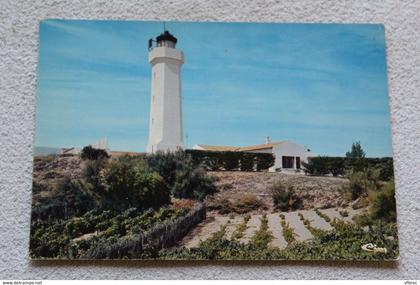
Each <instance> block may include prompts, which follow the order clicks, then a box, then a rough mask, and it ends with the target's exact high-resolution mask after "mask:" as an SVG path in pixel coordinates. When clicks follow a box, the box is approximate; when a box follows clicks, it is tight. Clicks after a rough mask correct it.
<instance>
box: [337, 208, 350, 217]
mask: <svg viewBox="0 0 420 285" xmlns="http://www.w3.org/2000/svg"><path fill="white" fill-rule="evenodd" d="M339 214H340V216H342V217H343V218H345V217H348V216H349V212H348V211H345V210H343V211H339Z"/></svg>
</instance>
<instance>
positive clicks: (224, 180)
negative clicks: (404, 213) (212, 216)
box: [208, 171, 349, 210]
mask: <svg viewBox="0 0 420 285" xmlns="http://www.w3.org/2000/svg"><path fill="white" fill-rule="evenodd" d="M208 174H209V175H210V176H212V177H216V178H217V181H216V185H217V187H218V189H219V190H220V192H219V193H217V194H216V196H220V197H223V198H224V199H234V198H235V197H238V195H242V194H244V193H248V194H253V195H256V196H257V197H258V198H260V199H261V200H262V201H263V202H264V203H265V204H266V206H267V207H268V209H269V210H272V200H271V195H270V187H271V185H273V183H274V182H275V181H278V180H280V181H282V182H284V183H285V184H286V185H292V186H293V188H294V190H295V192H296V194H297V195H298V196H299V197H300V198H302V202H303V209H314V208H335V207H345V206H347V202H346V201H345V199H344V198H343V194H342V192H341V191H340V190H341V189H342V188H343V187H345V186H347V185H348V183H349V181H348V180H347V179H345V178H337V177H314V176H305V175H303V174H285V173H279V172H241V171H210V172H208Z"/></svg>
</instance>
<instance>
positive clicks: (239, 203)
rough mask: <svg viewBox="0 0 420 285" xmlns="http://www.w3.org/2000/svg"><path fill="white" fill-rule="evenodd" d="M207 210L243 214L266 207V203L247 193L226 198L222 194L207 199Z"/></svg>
mask: <svg viewBox="0 0 420 285" xmlns="http://www.w3.org/2000/svg"><path fill="white" fill-rule="evenodd" d="M207 207H208V209H209V210H217V211H218V212H219V213H220V214H229V213H237V214H245V213H248V212H252V211H255V210H257V209H266V205H265V204H264V203H263V201H261V200H260V199H259V198H258V197H257V196H255V195H253V194H249V193H243V194H241V195H237V196H236V197H234V198H230V199H228V198H226V197H224V196H223V195H219V196H215V197H211V198H209V199H208V200H207Z"/></svg>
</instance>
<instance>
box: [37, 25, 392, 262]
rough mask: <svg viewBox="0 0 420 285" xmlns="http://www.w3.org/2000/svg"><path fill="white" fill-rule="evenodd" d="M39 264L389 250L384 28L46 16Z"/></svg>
mask: <svg viewBox="0 0 420 285" xmlns="http://www.w3.org/2000/svg"><path fill="white" fill-rule="evenodd" d="M34 144H35V147H34V168H33V195H32V197H33V199H32V214H31V229H30V245H29V255H30V258H31V259H37V260H38V259H158V260H327V261H330V260H396V259H398V256H399V252H398V234H397V214H396V201H395V197H394V196H395V184H394V169H393V158H392V142H391V126H390V114H389V98H388V87H387V66H386V43H385V33H384V26H383V25H380V24H282V23H210V22H147V21H92V20H58V19H56V20H52V19H51V20H43V21H41V22H40V26H39V61H38V75H37V107H36V131H35V143H34Z"/></svg>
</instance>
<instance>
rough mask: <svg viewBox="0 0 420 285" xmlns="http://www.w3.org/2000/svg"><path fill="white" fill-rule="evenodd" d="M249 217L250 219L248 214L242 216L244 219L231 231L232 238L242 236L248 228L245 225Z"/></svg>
mask: <svg viewBox="0 0 420 285" xmlns="http://www.w3.org/2000/svg"><path fill="white" fill-rule="evenodd" d="M250 219H251V216H250V215H246V216H245V217H244V220H243V221H242V223H240V224H239V225H238V226H237V227H236V229H235V231H234V232H233V234H232V239H236V240H240V239H241V238H243V237H244V234H245V231H246V229H247V228H248V227H247V224H248V222H249V220H250Z"/></svg>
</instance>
